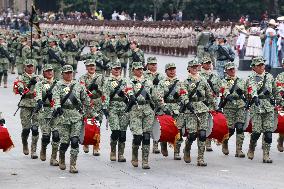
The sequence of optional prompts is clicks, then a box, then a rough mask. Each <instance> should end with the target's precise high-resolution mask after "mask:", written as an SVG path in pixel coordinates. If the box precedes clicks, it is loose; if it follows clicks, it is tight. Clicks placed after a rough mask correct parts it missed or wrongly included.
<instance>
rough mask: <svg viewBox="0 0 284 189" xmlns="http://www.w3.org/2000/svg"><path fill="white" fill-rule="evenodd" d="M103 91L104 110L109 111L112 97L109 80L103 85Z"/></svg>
mask: <svg viewBox="0 0 284 189" xmlns="http://www.w3.org/2000/svg"><path fill="white" fill-rule="evenodd" d="M102 88H103V91H102V93H103V94H102V97H101V100H102V108H103V109H108V106H109V96H110V88H109V80H106V82H105V83H104V85H103V87H102Z"/></svg>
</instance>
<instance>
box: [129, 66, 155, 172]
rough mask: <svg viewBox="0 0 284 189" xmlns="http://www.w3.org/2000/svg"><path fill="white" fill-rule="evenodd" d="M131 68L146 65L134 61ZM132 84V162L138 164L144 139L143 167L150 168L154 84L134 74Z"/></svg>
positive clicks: (153, 117) (153, 116)
mask: <svg viewBox="0 0 284 189" xmlns="http://www.w3.org/2000/svg"><path fill="white" fill-rule="evenodd" d="M131 68H132V69H133V70H134V69H143V68H144V66H143V65H142V62H133V64H132V67H131ZM130 85H131V88H132V89H133V90H132V91H130V93H129V94H130V96H132V95H133V96H132V98H135V101H136V102H135V105H134V106H133V107H132V109H131V110H130V130H131V132H132V134H133V142H132V161H131V163H132V165H133V166H134V167H137V166H138V150H139V146H140V144H141V141H142V168H143V169H149V168H150V167H149V165H148V157H149V150H150V133H151V131H152V125H153V122H154V119H155V114H154V111H153V110H152V108H151V106H150V103H151V100H153V99H152V96H151V89H152V88H153V84H152V83H151V81H150V80H147V79H145V78H144V77H140V78H138V77H135V76H133V78H132V79H131V80H130ZM139 92H140V94H139ZM130 98H131V97H130Z"/></svg>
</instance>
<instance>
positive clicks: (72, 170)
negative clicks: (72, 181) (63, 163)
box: [69, 154, 78, 173]
mask: <svg viewBox="0 0 284 189" xmlns="http://www.w3.org/2000/svg"><path fill="white" fill-rule="evenodd" d="M76 161H77V155H73V154H71V156H70V170H69V172H70V173H78V170H77V168H76Z"/></svg>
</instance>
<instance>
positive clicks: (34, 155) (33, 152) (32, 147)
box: [31, 136, 38, 159]
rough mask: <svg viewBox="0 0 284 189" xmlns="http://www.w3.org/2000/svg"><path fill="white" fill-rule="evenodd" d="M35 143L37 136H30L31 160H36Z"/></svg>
mask: <svg viewBox="0 0 284 189" xmlns="http://www.w3.org/2000/svg"><path fill="white" fill-rule="evenodd" d="M37 141H38V136H32V144H31V158H32V159H37V158H38V156H37V154H36V147H37Z"/></svg>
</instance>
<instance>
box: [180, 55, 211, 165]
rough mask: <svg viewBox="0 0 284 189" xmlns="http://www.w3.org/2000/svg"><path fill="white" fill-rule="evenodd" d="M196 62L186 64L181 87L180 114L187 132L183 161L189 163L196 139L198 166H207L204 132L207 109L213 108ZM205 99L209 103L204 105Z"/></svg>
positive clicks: (208, 90) (208, 91)
mask: <svg viewBox="0 0 284 189" xmlns="http://www.w3.org/2000/svg"><path fill="white" fill-rule="evenodd" d="M199 66H200V64H199V62H198V60H196V59H194V60H191V61H189V63H188V72H189V75H188V78H187V79H186V80H185V81H184V84H183V87H184V89H185V90H186V93H187V94H185V95H182V99H183V100H182V101H183V103H182V108H181V110H182V112H184V113H185V119H186V130H187V132H188V136H187V139H186V141H185V148H184V157H183V158H184V161H185V162H186V163H190V162H191V157H190V150H191V145H192V143H193V142H194V141H195V140H196V138H198V141H197V144H198V158H197V165H198V166H207V163H205V161H204V151H205V141H206V130H207V129H208V124H207V123H208V111H209V110H210V109H209V108H208V107H214V105H213V104H214V99H213V95H212V93H211V90H210V87H209V84H208V83H207V82H206V80H205V79H204V78H203V77H201V76H200V74H199V73H198V69H199ZM205 99H207V102H208V103H209V106H208V107H207V106H206V105H205V103H204V102H205Z"/></svg>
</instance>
